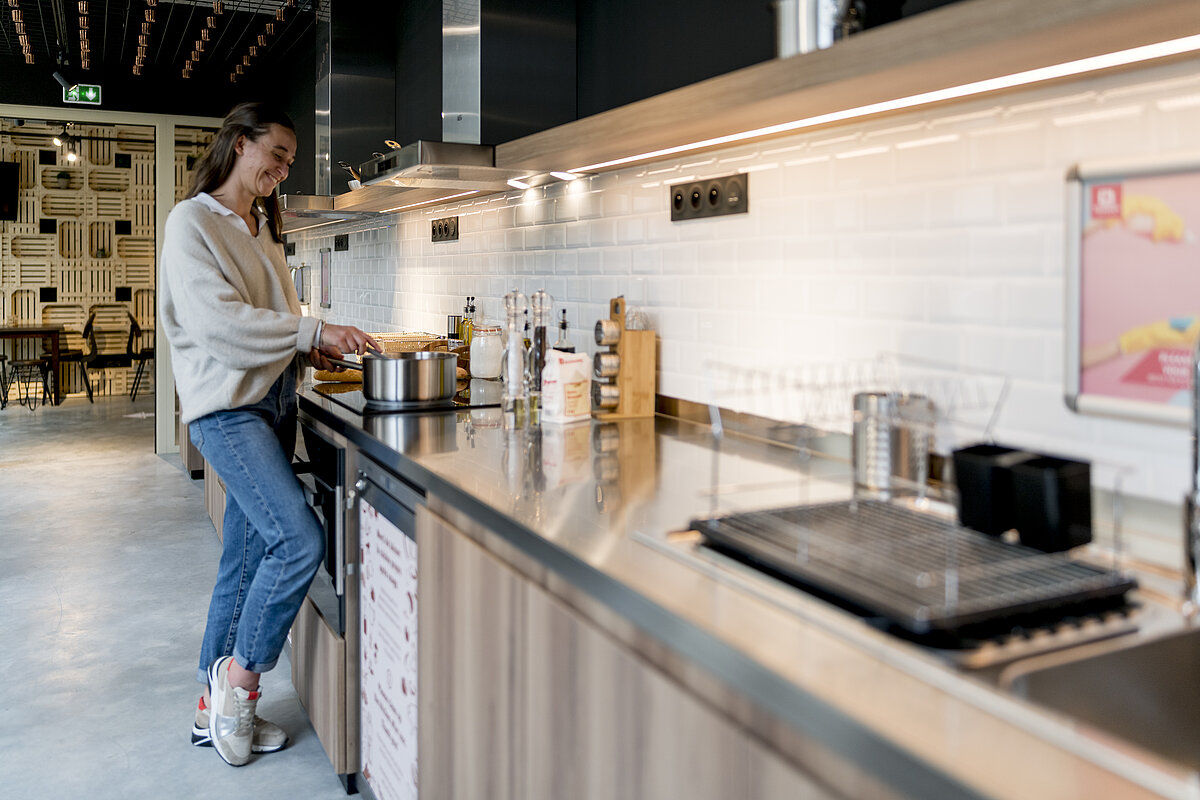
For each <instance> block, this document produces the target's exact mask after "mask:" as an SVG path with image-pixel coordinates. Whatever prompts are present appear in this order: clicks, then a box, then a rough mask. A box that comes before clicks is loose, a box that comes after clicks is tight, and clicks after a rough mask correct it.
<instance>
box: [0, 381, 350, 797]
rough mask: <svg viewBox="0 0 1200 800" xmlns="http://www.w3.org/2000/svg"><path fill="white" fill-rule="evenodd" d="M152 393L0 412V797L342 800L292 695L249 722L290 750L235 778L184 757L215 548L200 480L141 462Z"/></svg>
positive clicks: (175, 466)
mask: <svg viewBox="0 0 1200 800" xmlns="http://www.w3.org/2000/svg"><path fill="white" fill-rule="evenodd" d="M153 413H154V403H153V398H151V397H147V398H146V399H144V400H143V399H141V398H139V399H138V401H137V403H130V402H129V400H128V398H125V397H116V398H97V401H96V403H95V405H91V404H89V403H88V402H87V400H86V399H84V398H71V399H68V400H67V401H66V402H65V403H64V404H63V405H61V406H58V407H41V408H38V410H37V411H35V412H32V413H31V412H30V411H28V410H27V409H25V408H22V407H20V406H13V405H10V406H8V408H6V409H4V410H3V411H0V543H2V546H0V642H3V643H4V646H3V647H2V648H0V675H3V680H2V681H0V787H3V789H2V790H0V793H2V794H3V796H4V797H11V798H53V799H54V800H60V799H71V798H121V800H140V799H141V798H156V799H157V798H164V797H170V798H208V797H213V798H216V797H221V798H225V797H245V798H268V799H270V798H288V799H289V800H299V799H300V798H303V799H304V800H312V799H314V798H316V799H318V800H319V799H320V798H330V800H336V799H337V798H345V797H346V795H345V792H344V791H343V789H342V786H341V783H340V782H339V781H338V780H337V778H336V776H335V775H334V773H333V768H332V767H331V766H330V764H329V760H328V758H327V757H326V756H325V753H324V751H323V750H322V749H321V744H320V742H319V741H318V740H317V737H316V734H314V733H313V730H312V727H311V726H310V725H309V724H308V719H307V717H306V716H305V714H304V710H303V708H302V707H301V706H300V703H299V701H298V700H297V699H296V695H295V693H294V692H293V690H292V686H291V682H290V666H289V664H288V662H287V660H286V657H285V658H284V659H282V660H281V661H280V663H279V666H278V667H277V668H276V669H275V670H274V671H273V672H270V673H267V674H266V675H265V676H264V677H263V690H264V696H263V700H262V701H261V702H260V704H259V715H260V716H263V717H265V718H267V719H270V720H272V721H274V722H276V723H278V724H280V725H282V726H283V727H284V729H285V730H287V731H288V732H289V733H290V734H291V736H292V743H291V745H290V746H289V747H288V748H287V749H285V750H283V751H281V752H279V753H272V754H268V755H260V756H256V757H255V759H254V760H253V761H251V762H250V764H248V765H246V766H244V767H240V768H236V769H235V768H233V767H230V766H228V765H226V764H225V763H224V762H223V761H221V759H220V757H218V756H217V754H216V753H215V752H213V750H212V748H207V747H206V748H199V747H193V746H192V745H191V741H190V735H191V726H192V717H193V714H194V710H195V706H196V699H197V697H198V696H199V690H200V687H199V684H197V683H196V682H195V671H196V658H197V655H198V650H199V646H200V637H201V635H202V634H203V629H204V618H205V612H206V609H207V607H208V598H209V593H210V592H211V591H212V582H213V580H214V578H215V575H216V566H217V559H218V556H219V543H218V542H217V538H216V534H215V533H214V531H213V527H212V524H211V523H210V522H209V520H208V517H207V515H206V514H205V511H204V493H203V488H204V487H203V482H202V481H192V480H191V479H190V478H188V477H187V476H186V475H185V474H184V472H183V470H182V468H181V466H180V462H179V458H178V456H164V457H160V456H157V455H155V454H154V418H153V416H152V415H153Z"/></svg>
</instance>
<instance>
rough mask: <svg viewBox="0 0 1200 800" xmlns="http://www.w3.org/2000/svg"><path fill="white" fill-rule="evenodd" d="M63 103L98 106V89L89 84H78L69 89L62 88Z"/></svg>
mask: <svg viewBox="0 0 1200 800" xmlns="http://www.w3.org/2000/svg"><path fill="white" fill-rule="evenodd" d="M63 102H64V103H82V104H83V105H87V106H98V105H100V87H99V86H96V85H95V84H91V83H80V84H78V85H76V86H72V87H71V88H70V89H67V88H66V87H64V88H63Z"/></svg>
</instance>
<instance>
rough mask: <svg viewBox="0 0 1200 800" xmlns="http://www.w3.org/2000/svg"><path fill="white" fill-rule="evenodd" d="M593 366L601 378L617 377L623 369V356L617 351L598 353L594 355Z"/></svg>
mask: <svg viewBox="0 0 1200 800" xmlns="http://www.w3.org/2000/svg"><path fill="white" fill-rule="evenodd" d="M592 368H593V369H594V370H595V371H596V375H598V376H599V377H601V378H615V377H616V376H617V373H618V372H620V371H621V356H620V355H619V354H617V353H596V354H595V355H594V356H592Z"/></svg>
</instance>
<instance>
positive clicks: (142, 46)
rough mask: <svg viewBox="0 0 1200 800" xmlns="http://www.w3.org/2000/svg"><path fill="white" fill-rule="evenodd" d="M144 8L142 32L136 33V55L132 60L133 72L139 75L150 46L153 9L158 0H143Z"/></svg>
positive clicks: (153, 17)
mask: <svg viewBox="0 0 1200 800" xmlns="http://www.w3.org/2000/svg"><path fill="white" fill-rule="evenodd" d="M145 2H146V8H145V9H143V11H142V32H141V33H139V34H138V38H137V42H138V51H137V57H136V58H135V59H134V62H133V74H134V75H141V74H142V70H143V69H144V68H145V66H146V53H147V49H148V48H149V47H150V35H151V33H152V31H153V25H154V21H155V11H154V9H155V8H156V7H157V6H158V0H145Z"/></svg>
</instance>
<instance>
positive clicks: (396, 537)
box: [358, 500, 417, 800]
mask: <svg viewBox="0 0 1200 800" xmlns="http://www.w3.org/2000/svg"><path fill="white" fill-rule="evenodd" d="M358 529H359V548H360V552H359V563H360V565H361V567H360V570H359V604H360V608H361V610H362V614H361V616H362V639H361V642H360V648H359V670H360V675H361V679H360V689H361V698H360V705H361V709H362V711H361V726H362V731H361V737H362V772H363V776H364V777H365V778H366V780H367V782H368V783H369V784H370V785H371V790H372V791H373V792H374V793H375V797H376V798H378V800H408V799H409V798H416V796H417V543H416V542H415V541H413V540H412V539H410V538H409V537H408V536H406V535H404V533H403V532H402V531H400V529H398V528H397V527H396V526H395V525H393V524H392V523H391V522H389V521H388V520H387V519H385V518H384V517H383V516H381V515H380V514H379V512H378V511H376V510H375V508H373V507H372V506H371V504H370V503H368V502H366V501H365V500H364V501H360V503H359V511H358Z"/></svg>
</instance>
